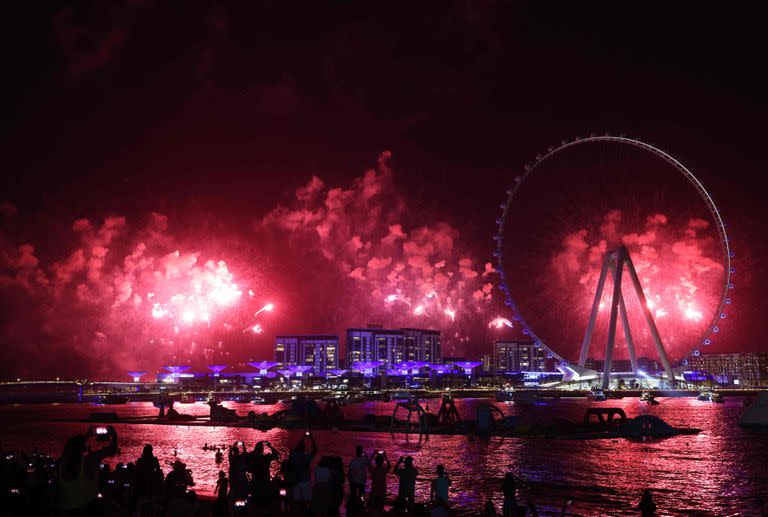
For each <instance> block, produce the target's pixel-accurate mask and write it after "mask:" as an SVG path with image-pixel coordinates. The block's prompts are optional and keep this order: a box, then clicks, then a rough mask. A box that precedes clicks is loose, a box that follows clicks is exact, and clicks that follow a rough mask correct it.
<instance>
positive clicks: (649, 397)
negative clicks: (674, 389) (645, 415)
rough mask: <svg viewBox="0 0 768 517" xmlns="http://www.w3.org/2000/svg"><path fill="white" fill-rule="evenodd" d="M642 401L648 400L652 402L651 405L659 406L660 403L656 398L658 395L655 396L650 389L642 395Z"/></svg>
mask: <svg viewBox="0 0 768 517" xmlns="http://www.w3.org/2000/svg"><path fill="white" fill-rule="evenodd" d="M640 402H646V403H648V404H650V405H651V406H658V405H659V401H658V400H656V397H654V396H653V393H651V392H650V391H644V392H643V393H642V394H641V395H640Z"/></svg>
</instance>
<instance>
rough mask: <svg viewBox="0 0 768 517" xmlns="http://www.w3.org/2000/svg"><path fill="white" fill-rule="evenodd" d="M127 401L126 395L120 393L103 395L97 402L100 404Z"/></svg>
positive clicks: (123, 402) (124, 402)
mask: <svg viewBox="0 0 768 517" xmlns="http://www.w3.org/2000/svg"><path fill="white" fill-rule="evenodd" d="M127 402H128V397H124V396H122V395H104V396H103V397H101V399H99V403H101V404H126V403H127Z"/></svg>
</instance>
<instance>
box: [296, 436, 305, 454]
mask: <svg viewBox="0 0 768 517" xmlns="http://www.w3.org/2000/svg"><path fill="white" fill-rule="evenodd" d="M305 448H306V446H305V445H304V438H302V439H301V440H299V443H297V444H296V448H295V449H294V451H296V452H298V453H303V452H304V449H305Z"/></svg>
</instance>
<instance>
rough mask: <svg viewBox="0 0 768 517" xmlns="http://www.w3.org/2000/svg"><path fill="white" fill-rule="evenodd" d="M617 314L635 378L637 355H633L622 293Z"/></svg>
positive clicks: (632, 343)
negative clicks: (619, 316)
mask: <svg viewBox="0 0 768 517" xmlns="http://www.w3.org/2000/svg"><path fill="white" fill-rule="evenodd" d="M619 313H620V314H621V326H622V327H623V328H624V341H626V342H627V350H628V351H629V362H630V363H631V364H632V373H633V374H634V375H635V376H637V370H638V367H637V354H636V353H635V342H634V340H633V339H632V331H631V330H629V318H628V317H627V306H626V305H625V304H624V293H622V294H621V297H620V298H619Z"/></svg>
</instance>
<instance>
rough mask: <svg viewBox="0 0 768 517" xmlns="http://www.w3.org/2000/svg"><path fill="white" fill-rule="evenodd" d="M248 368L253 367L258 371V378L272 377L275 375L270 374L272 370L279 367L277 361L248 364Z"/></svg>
mask: <svg viewBox="0 0 768 517" xmlns="http://www.w3.org/2000/svg"><path fill="white" fill-rule="evenodd" d="M248 364H249V365H250V366H253V367H254V368H256V369H257V370H259V376H260V377H274V376H275V374H274V373H272V372H270V371H269V370H271V369H272V368H274V367H275V366H277V365H279V364H280V363H278V362H277V361H258V362H254V363H248Z"/></svg>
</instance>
